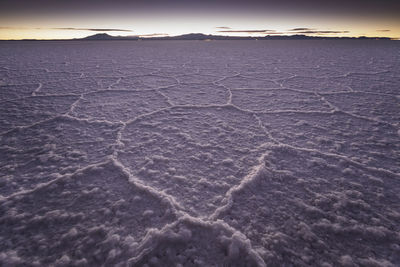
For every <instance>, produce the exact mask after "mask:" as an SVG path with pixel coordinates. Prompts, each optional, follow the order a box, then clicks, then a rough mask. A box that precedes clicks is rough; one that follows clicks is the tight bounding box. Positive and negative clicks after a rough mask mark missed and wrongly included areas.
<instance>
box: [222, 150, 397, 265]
mask: <svg viewBox="0 0 400 267" xmlns="http://www.w3.org/2000/svg"><path fill="white" fill-rule="evenodd" d="M399 188H400V182H399V179H398V177H397V176H396V175H390V174H387V173H385V172H384V171H381V172H379V171H375V170H370V169H368V166H365V167H364V166H360V165H358V164H354V163H351V162H349V161H347V160H345V159H343V158H340V157H334V156H329V155H325V154H323V153H320V152H312V151H302V150H295V149H293V148H290V147H288V146H272V147H271V148H270V149H268V150H267V153H266V154H265V155H264V159H263V161H262V168H261V169H260V170H259V171H258V173H257V174H256V175H255V176H254V178H253V179H252V180H251V181H250V182H248V183H246V184H245V185H244V186H243V187H241V188H240V189H238V190H236V191H235V192H234V193H233V194H232V204H231V205H230V206H229V207H228V208H227V209H225V210H224V211H223V212H221V214H219V217H218V218H219V219H222V220H224V221H225V222H227V223H228V224H229V225H231V226H232V227H234V228H235V229H239V230H240V231H241V232H242V233H243V234H245V235H246V236H247V237H248V238H249V239H250V240H251V242H252V244H253V247H254V248H255V249H256V250H257V251H259V252H260V255H261V256H262V257H263V258H264V261H265V263H266V264H267V265H271V266H274V265H288V266H290V265H295V266H309V265H312V266H314V265H315V266H317V265H318V266H324V265H326V266H328V265H333V266H335V265H338V266H341V265H345V264H347V263H349V262H350V263H352V264H354V265H360V266H364V265H387V266H395V265H396V264H397V263H398V262H399V261H400V257H399V254H398V252H399V247H398V245H397V244H398V243H399V241H400V236H399V234H398V230H397V226H398V219H399V218H400V213H399V212H400V210H399V207H398V204H397V203H398V201H399V200H400V199H399V193H400V192H399ZM288 196H290V197H288Z"/></svg>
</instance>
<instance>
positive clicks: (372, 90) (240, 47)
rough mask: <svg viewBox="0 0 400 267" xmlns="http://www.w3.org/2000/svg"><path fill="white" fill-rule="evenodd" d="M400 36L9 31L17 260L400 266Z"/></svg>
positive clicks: (9, 254)
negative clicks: (89, 36)
mask: <svg viewBox="0 0 400 267" xmlns="http://www.w3.org/2000/svg"><path fill="white" fill-rule="evenodd" d="M399 114H400V43H399V42H394V41H393V42H389V41H324V40H322V41H316V40H312V41H211V42H204V41H142V42H140V41H94V42H90V41H84V42H82V41H81V42H79V41H69V42H64V41H57V42H2V43H0V226H1V227H0V265H1V266H126V265H128V266H310V265H311V266H399V265H400V233H399V229H400V164H399V163H400V128H399V127H400V115H399Z"/></svg>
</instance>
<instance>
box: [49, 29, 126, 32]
mask: <svg viewBox="0 0 400 267" xmlns="http://www.w3.org/2000/svg"><path fill="white" fill-rule="evenodd" d="M50 29H52V30H68V31H70V30H72V31H92V32H132V30H126V29H107V28H50Z"/></svg>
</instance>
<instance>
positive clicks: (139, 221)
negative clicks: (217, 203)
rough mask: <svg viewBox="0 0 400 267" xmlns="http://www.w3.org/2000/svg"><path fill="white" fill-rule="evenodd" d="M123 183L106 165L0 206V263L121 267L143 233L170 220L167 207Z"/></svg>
mask: <svg viewBox="0 0 400 267" xmlns="http://www.w3.org/2000/svg"><path fill="white" fill-rule="evenodd" d="M128 179H129V177H127V175H126V174H125V173H123V172H122V171H121V169H119V168H118V167H116V166H115V165H113V164H112V163H106V164H102V165H93V166H91V167H89V168H86V169H84V170H81V171H79V172H78V173H76V174H74V175H72V176H69V175H65V176H61V177H60V178H58V179H57V180H56V181H54V182H53V183H51V184H49V185H46V186H43V187H41V188H38V189H36V190H34V191H32V192H29V193H27V194H24V195H20V196H15V197H12V198H10V199H8V200H7V201H0V223H1V225H2V226H3V227H1V229H0V240H1V242H0V249H1V251H2V253H3V255H2V256H1V259H4V257H7V256H8V257H12V256H13V255H15V259H14V260H15V261H16V262H15V264H16V265H19V266H22V265H30V264H32V263H36V264H38V265H42V266H43V265H54V264H55V265H63V264H64V265H70V266H76V265H78V266H90V265H103V264H104V263H105V264H106V265H108V266H111V265H116V264H121V263H123V262H126V261H127V260H128V259H129V258H130V257H132V256H135V253H134V251H135V246H138V244H139V243H140V242H141V240H142V239H143V238H144V236H145V234H146V232H147V231H148V230H149V229H151V228H161V227H163V226H164V225H165V224H167V223H170V222H172V221H173V220H174V219H175V215H174V213H173V209H172V207H170V206H169V205H168V202H166V201H163V200H162V199H160V198H158V197H157V196H156V195H155V194H152V193H149V192H148V191H146V190H144V189H142V188H139V187H137V186H135V185H134V184H132V183H131V182H129V180H128ZM27 243H29V244H30V245H29V246H24V245H23V244H27ZM14 244H20V246H15V245H14ZM17 255H18V256H17Z"/></svg>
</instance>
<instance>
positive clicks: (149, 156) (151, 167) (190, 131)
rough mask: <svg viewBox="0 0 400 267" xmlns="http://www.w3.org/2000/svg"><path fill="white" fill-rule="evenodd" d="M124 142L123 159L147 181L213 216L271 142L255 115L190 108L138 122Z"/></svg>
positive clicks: (120, 155)
mask: <svg viewBox="0 0 400 267" xmlns="http://www.w3.org/2000/svg"><path fill="white" fill-rule="evenodd" d="M167 121H168V124H166V122H167ZM121 141H122V142H123V144H124V146H123V147H122V148H121V151H120V152H119V153H118V158H119V159H120V160H121V162H122V163H123V164H124V165H126V166H127V167H129V168H130V170H131V171H132V172H133V173H134V175H136V176H137V177H138V178H139V179H140V180H141V181H143V183H145V184H147V185H149V186H152V187H155V188H157V190H162V191H163V192H165V193H167V194H169V195H171V196H173V197H174V198H176V199H177V200H178V201H179V202H180V203H182V204H183V206H184V207H185V209H186V210H187V211H188V212H189V213H191V214H195V215H210V214H211V213H212V212H213V211H214V210H215V209H216V207H217V206H218V205H219V204H220V203H221V201H222V199H223V198H224V196H225V193H226V192H227V191H228V190H229V188H230V187H231V186H232V185H234V184H237V183H239V182H240V180H241V179H243V178H244V176H246V174H247V173H248V172H249V170H250V169H251V168H252V167H253V166H254V165H255V164H256V162H257V157H258V155H259V152H258V151H257V150H256V149H257V147H258V146H259V145H260V144H262V143H264V142H267V141H269V139H268V138H267V137H266V135H265V133H264V132H263V131H262V129H261V128H260V126H259V124H258V122H257V121H256V120H255V118H254V117H253V116H252V115H251V114H246V113H243V112H240V111H238V110H236V109H234V108H230V107H226V108H190V107H189V108H176V109H172V110H167V111H162V112H159V113H155V114H152V115H151V116H147V117H144V118H141V119H138V120H136V121H134V122H132V123H130V124H128V125H127V126H126V128H125V129H124V131H123V134H122V137H121Z"/></svg>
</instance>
